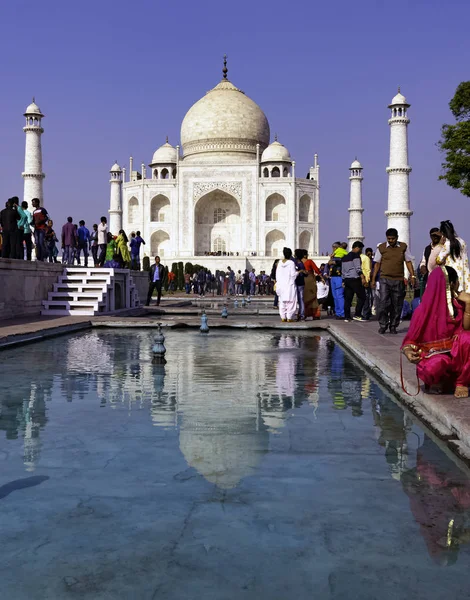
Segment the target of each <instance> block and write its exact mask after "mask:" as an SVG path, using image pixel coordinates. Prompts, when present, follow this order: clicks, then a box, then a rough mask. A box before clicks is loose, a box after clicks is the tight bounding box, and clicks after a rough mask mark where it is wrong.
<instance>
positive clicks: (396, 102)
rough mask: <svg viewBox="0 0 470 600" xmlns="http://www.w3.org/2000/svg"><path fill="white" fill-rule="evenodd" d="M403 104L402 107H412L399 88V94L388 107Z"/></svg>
mask: <svg viewBox="0 0 470 600" xmlns="http://www.w3.org/2000/svg"><path fill="white" fill-rule="evenodd" d="M399 104H401V105H402V106H403V105H405V106H410V105H409V104H408V102H407V101H406V98H405V96H404V95H403V94H402V93H400V88H398V94H397V95H396V96H394V97H393V100H392V101H391V103H390V104H389V105H388V107H389V108H391V107H392V106H397V105H399Z"/></svg>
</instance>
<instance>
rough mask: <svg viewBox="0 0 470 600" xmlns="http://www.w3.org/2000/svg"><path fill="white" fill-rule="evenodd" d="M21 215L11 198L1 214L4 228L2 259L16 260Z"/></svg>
mask: <svg viewBox="0 0 470 600" xmlns="http://www.w3.org/2000/svg"><path fill="white" fill-rule="evenodd" d="M19 219H20V215H19V213H18V211H17V210H16V208H15V205H14V202H13V199H12V198H9V199H8V200H7V202H6V204H5V208H4V209H3V210H2V211H1V212H0V225H1V226H2V237H3V241H2V258H16V251H17V238H18V221H19Z"/></svg>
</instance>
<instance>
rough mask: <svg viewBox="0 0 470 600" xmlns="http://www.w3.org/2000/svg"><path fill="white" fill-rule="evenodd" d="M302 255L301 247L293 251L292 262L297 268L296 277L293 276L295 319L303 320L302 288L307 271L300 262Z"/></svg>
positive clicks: (303, 287)
mask: <svg viewBox="0 0 470 600" xmlns="http://www.w3.org/2000/svg"><path fill="white" fill-rule="evenodd" d="M303 256H304V251H303V250H301V249H297V250H295V251H294V258H293V261H294V264H295V268H296V270H297V277H296V278H295V288H296V291H297V307H298V313H297V320H298V321H304V320H305V305H304V289H305V277H306V276H307V271H306V270H305V268H304V263H303V262H302V258H303Z"/></svg>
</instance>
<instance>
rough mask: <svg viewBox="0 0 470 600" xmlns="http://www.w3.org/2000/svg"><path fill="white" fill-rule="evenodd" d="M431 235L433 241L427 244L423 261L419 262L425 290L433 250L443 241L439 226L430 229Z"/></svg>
mask: <svg viewBox="0 0 470 600" xmlns="http://www.w3.org/2000/svg"><path fill="white" fill-rule="evenodd" d="M429 237H430V238H431V243H430V244H429V245H428V246H426V248H425V249H424V252H423V258H422V259H421V262H420V263H419V272H420V275H421V277H420V280H422V282H423V291H424V288H425V287H426V284H427V282H428V275H429V269H428V262H429V257H430V256H431V250H432V249H433V248H434V247H435V246H437V244H439V242H440V241H441V237H442V235H441V232H440V231H439V229H438V227H433V228H432V229H431V230H430V232H429Z"/></svg>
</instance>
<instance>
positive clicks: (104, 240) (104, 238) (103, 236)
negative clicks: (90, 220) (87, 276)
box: [98, 217, 108, 267]
mask: <svg viewBox="0 0 470 600" xmlns="http://www.w3.org/2000/svg"><path fill="white" fill-rule="evenodd" d="M107 244H108V220H107V219H106V217H101V222H100V224H99V225H98V248H99V258H98V266H100V267H102V266H103V265H104V263H105V260H106V251H107Z"/></svg>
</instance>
